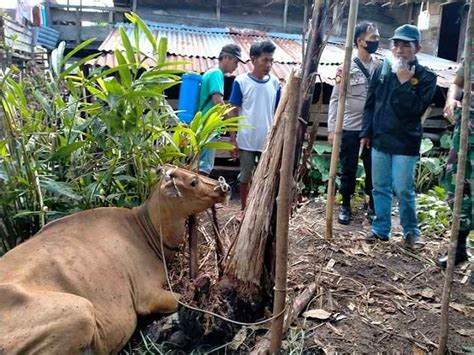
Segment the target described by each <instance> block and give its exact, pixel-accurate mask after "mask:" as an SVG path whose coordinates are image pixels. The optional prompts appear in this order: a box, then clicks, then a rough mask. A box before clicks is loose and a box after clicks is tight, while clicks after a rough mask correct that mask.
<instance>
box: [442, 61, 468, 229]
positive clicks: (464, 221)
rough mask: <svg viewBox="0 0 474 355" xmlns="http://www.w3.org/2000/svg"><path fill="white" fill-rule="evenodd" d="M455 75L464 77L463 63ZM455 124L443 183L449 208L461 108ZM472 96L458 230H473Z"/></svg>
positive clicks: (456, 113)
mask: <svg viewBox="0 0 474 355" xmlns="http://www.w3.org/2000/svg"><path fill="white" fill-rule="evenodd" d="M471 65H472V68H471V70H472V71H471V84H473V83H474V61H473V63H472V64H471ZM457 75H458V76H459V77H464V65H461V66H460V68H459V69H458V72H457ZM454 116H455V120H456V125H455V127H454V132H453V139H452V143H451V149H450V151H449V155H448V162H447V166H446V174H445V177H444V185H445V187H446V189H447V191H448V197H447V202H448V204H449V206H450V207H451V209H452V208H453V202H454V191H455V188H456V172H457V166H458V152H459V145H460V133H461V110H457V111H456V112H455V115H454ZM473 133H474V96H473V95H471V108H470V116H469V138H468V147H467V156H466V175H465V178H464V191H463V199H462V204H461V216H460V219H461V224H460V226H459V230H460V231H470V230H473V224H474V176H473V175H472V174H473V171H474V134H473Z"/></svg>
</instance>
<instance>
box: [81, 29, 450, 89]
mask: <svg viewBox="0 0 474 355" xmlns="http://www.w3.org/2000/svg"><path fill="white" fill-rule="evenodd" d="M147 24H148V26H149V27H150V29H151V30H152V32H153V34H154V36H155V37H156V38H161V37H166V38H167V39H168V60H169V61H183V60H184V61H188V62H190V63H189V64H186V65H178V66H177V68H179V69H184V70H189V71H195V72H198V73H204V72H205V71H207V70H208V69H210V68H213V67H215V66H217V64H218V61H217V57H218V55H219V52H220V50H221V48H222V46H224V45H226V44H229V43H235V44H238V45H239V46H240V47H241V48H242V57H243V59H244V60H246V61H247V62H246V63H245V64H242V63H239V66H238V67H237V69H236V71H235V72H234V73H233V75H238V74H241V73H245V72H249V71H251V70H252V67H251V64H250V61H249V60H250V57H249V52H250V46H251V44H252V43H254V42H256V41H261V40H270V41H272V42H273V43H274V44H275V46H276V50H275V54H274V64H273V68H272V73H273V74H274V75H276V76H277V77H278V78H280V79H285V78H286V77H287V76H288V74H289V73H290V71H291V68H293V67H295V66H299V65H300V64H301V61H302V60H301V58H302V48H301V47H302V46H301V43H302V42H301V36H299V35H293V34H284V33H273V32H268V33H266V32H262V31H257V30H250V29H237V28H202V27H192V26H184V25H175V24H162V23H150V22H148V23H147ZM119 26H122V27H123V28H124V29H125V31H126V32H127V35H128V36H129V37H130V38H131V39H132V38H133V34H132V26H131V25H130V24H117V27H116V28H114V29H113V30H112V31H111V33H110V34H109V35H108V36H107V38H106V39H105V40H104V42H103V43H102V44H101V46H100V47H99V50H101V51H102V52H104V53H103V54H102V56H100V57H98V58H96V59H93V60H91V61H90V62H89V63H88V64H90V65H98V66H107V67H113V66H115V65H116V63H115V58H114V56H113V54H112V53H111V52H113V51H114V50H115V49H123V47H122V41H121V39H120V34H119V30H118V27H119ZM132 42H133V40H132ZM140 51H141V52H142V53H143V55H144V56H147V57H149V58H147V59H145V63H146V64H147V65H150V66H152V65H154V60H153V59H152V58H151V57H152V48H151V46H150V44H149V43H148V41H147V39H146V37H145V36H144V35H142V36H141V37H140ZM388 52H389V51H388V50H386V49H380V50H379V51H378V52H377V54H378V56H379V57H383V56H384V55H386V54H387V53H388ZM418 59H419V61H420V64H422V65H425V66H427V67H428V68H430V69H431V70H433V71H434V72H435V73H436V74H437V75H438V85H439V86H441V87H445V88H447V87H449V85H450V83H452V81H453V79H454V76H455V71H456V68H457V66H458V65H457V63H455V62H452V61H449V60H445V59H441V58H438V57H434V56H430V55H427V54H422V53H420V54H418ZM343 61H344V47H343V44H342V43H328V44H327V45H326V47H325V49H324V51H323V53H322V55H321V59H320V62H319V67H318V72H319V74H320V76H321V79H322V80H323V81H324V82H325V83H327V84H330V85H334V80H335V77H336V71H337V67H338V66H339V65H341V64H342V62H343Z"/></svg>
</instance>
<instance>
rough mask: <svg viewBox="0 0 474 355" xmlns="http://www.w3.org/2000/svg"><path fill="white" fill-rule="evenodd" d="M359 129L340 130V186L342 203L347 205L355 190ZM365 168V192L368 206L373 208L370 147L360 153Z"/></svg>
mask: <svg viewBox="0 0 474 355" xmlns="http://www.w3.org/2000/svg"><path fill="white" fill-rule="evenodd" d="M359 135H360V131H342V141H341V152H340V155H339V156H340V161H341V187H340V189H339V192H340V193H341V195H342V203H343V205H345V206H347V207H349V206H350V201H351V196H352V195H353V194H354V192H355V186H356V176H357V167H358V163H359V148H360V138H359ZM360 157H361V159H362V162H363V163H364V170H365V193H366V194H367V195H368V196H369V206H370V208H372V209H373V208H374V204H373V201H372V160H371V156H370V149H369V148H366V147H364V148H363V150H362V154H361V156H360Z"/></svg>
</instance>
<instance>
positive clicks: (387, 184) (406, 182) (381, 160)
mask: <svg viewBox="0 0 474 355" xmlns="http://www.w3.org/2000/svg"><path fill="white" fill-rule="evenodd" d="M417 161H418V156H410V155H394V154H387V153H384V152H381V151H378V150H376V149H374V148H372V182H373V185H374V190H373V198H374V204H375V219H374V221H373V223H372V232H373V233H375V234H377V235H378V236H379V237H381V238H388V237H389V236H390V229H391V225H392V223H391V222H392V217H391V216H392V196H393V191H395V193H396V195H397V198H398V201H399V205H400V224H401V225H402V227H403V233H404V235H405V236H406V235H407V234H409V233H410V234H416V235H420V230H419V228H418V221H417V218H416V207H415V168H416V163H417Z"/></svg>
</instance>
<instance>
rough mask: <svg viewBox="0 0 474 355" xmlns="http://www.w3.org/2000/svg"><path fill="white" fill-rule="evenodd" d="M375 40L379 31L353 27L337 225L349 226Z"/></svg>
mask: <svg viewBox="0 0 474 355" xmlns="http://www.w3.org/2000/svg"><path fill="white" fill-rule="evenodd" d="M379 38H380V35H379V31H378V30H377V27H376V26H375V25H374V24H372V23H369V22H362V23H359V24H358V25H357V26H356V27H355V31H354V45H355V46H356V47H357V54H356V56H355V57H354V59H353V60H352V62H351V69H350V79H349V85H348V89H347V98H346V105H345V109H344V124H343V131H342V140H341V151H340V159H341V168H342V169H341V170H342V171H341V187H340V190H339V191H340V193H341V195H342V207H341V210H340V212H339V216H338V219H337V220H338V222H339V223H341V224H349V223H350V219H351V196H352V195H353V194H354V192H355V186H356V174H357V167H358V162H359V150H360V149H359V148H360V139H359V135H360V133H361V129H362V115H363V113H364V105H365V99H366V97H367V91H368V87H369V81H370V78H371V76H372V74H373V73H374V71H375V69H376V67H377V66H378V64H379V61H377V60H376V59H375V58H373V56H372V54H373V53H375V51H376V50H377V48H378V45H379ZM341 71H342V68H339V71H338V76H337V77H336V85H335V86H334V89H333V91H332V95H331V100H330V103H329V117H328V140H329V142H330V143H331V144H332V141H333V139H334V130H335V128H336V113H337V105H338V102H339V86H340V74H341ZM361 157H362V160H363V162H364V168H365V192H366V194H367V195H368V196H369V209H368V216H369V219H370V218H371V216H372V214H373V209H374V203H373V201H372V177H371V163H370V149H369V148H367V147H363V150H362V155H361Z"/></svg>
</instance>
